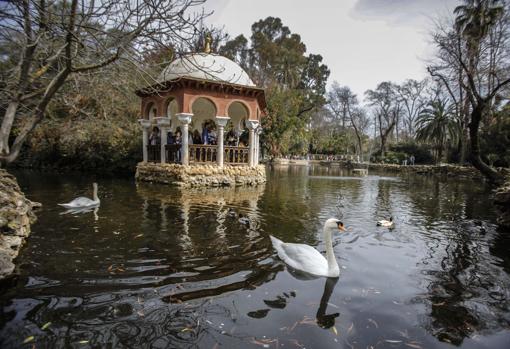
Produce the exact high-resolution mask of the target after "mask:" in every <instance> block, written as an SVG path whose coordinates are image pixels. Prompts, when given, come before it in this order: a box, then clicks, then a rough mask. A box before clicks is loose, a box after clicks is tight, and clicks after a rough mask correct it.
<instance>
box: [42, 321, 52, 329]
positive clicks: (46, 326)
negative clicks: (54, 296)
mask: <svg viewBox="0 0 510 349" xmlns="http://www.w3.org/2000/svg"><path fill="white" fill-rule="evenodd" d="M50 325H51V321H49V322H47V323H45V324H44V325H42V327H41V330H43V331H44V330H45V329H47V328H48V327H50Z"/></svg>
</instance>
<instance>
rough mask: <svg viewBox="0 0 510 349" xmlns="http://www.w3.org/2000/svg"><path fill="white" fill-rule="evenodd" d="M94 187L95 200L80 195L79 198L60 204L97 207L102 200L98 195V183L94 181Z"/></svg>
mask: <svg viewBox="0 0 510 349" xmlns="http://www.w3.org/2000/svg"><path fill="white" fill-rule="evenodd" d="M92 187H93V188H94V196H93V198H94V200H90V199H89V198H86V197H83V196H80V197H79V198H76V199H74V200H73V201H70V202H68V203H66V204H59V205H60V206H63V207H66V208H86V207H95V206H99V204H100V200H99V198H98V197H97V183H93V184H92Z"/></svg>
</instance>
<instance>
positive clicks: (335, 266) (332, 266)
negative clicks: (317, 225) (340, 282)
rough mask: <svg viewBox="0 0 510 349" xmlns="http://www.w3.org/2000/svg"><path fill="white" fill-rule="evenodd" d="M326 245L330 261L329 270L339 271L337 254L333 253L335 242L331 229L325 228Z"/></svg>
mask: <svg viewBox="0 0 510 349" xmlns="http://www.w3.org/2000/svg"><path fill="white" fill-rule="evenodd" d="M324 245H325V247H326V260H327V261H328V269H329V270H332V269H338V263H337V262H336V258H335V252H334V251H333V240H332V238H331V229H327V228H324Z"/></svg>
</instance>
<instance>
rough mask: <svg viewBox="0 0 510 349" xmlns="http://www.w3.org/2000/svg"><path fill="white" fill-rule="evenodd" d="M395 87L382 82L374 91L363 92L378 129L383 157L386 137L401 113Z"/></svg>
mask: <svg viewBox="0 0 510 349" xmlns="http://www.w3.org/2000/svg"><path fill="white" fill-rule="evenodd" d="M396 90H397V88H396V86H395V85H394V84H393V83H391V82H389V81H384V82H381V83H380V84H379V85H377V88H376V89H375V90H368V91H366V92H365V95H366V98H367V101H368V102H369V105H370V106H372V108H373V112H374V115H375V117H376V124H377V125H378V127H379V137H380V138H381V148H380V151H381V155H382V156H384V153H385V151H386V144H387V141H388V137H389V136H390V135H391V133H392V132H393V130H394V128H395V126H396V124H397V121H398V118H399V116H400V114H401V112H402V103H401V100H400V98H399V97H398V95H397V91H396Z"/></svg>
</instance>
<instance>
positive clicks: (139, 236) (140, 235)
mask: <svg viewBox="0 0 510 349" xmlns="http://www.w3.org/2000/svg"><path fill="white" fill-rule="evenodd" d="M142 236H143V234H138V235H137V236H135V239H138V238H141V237H142Z"/></svg>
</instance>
